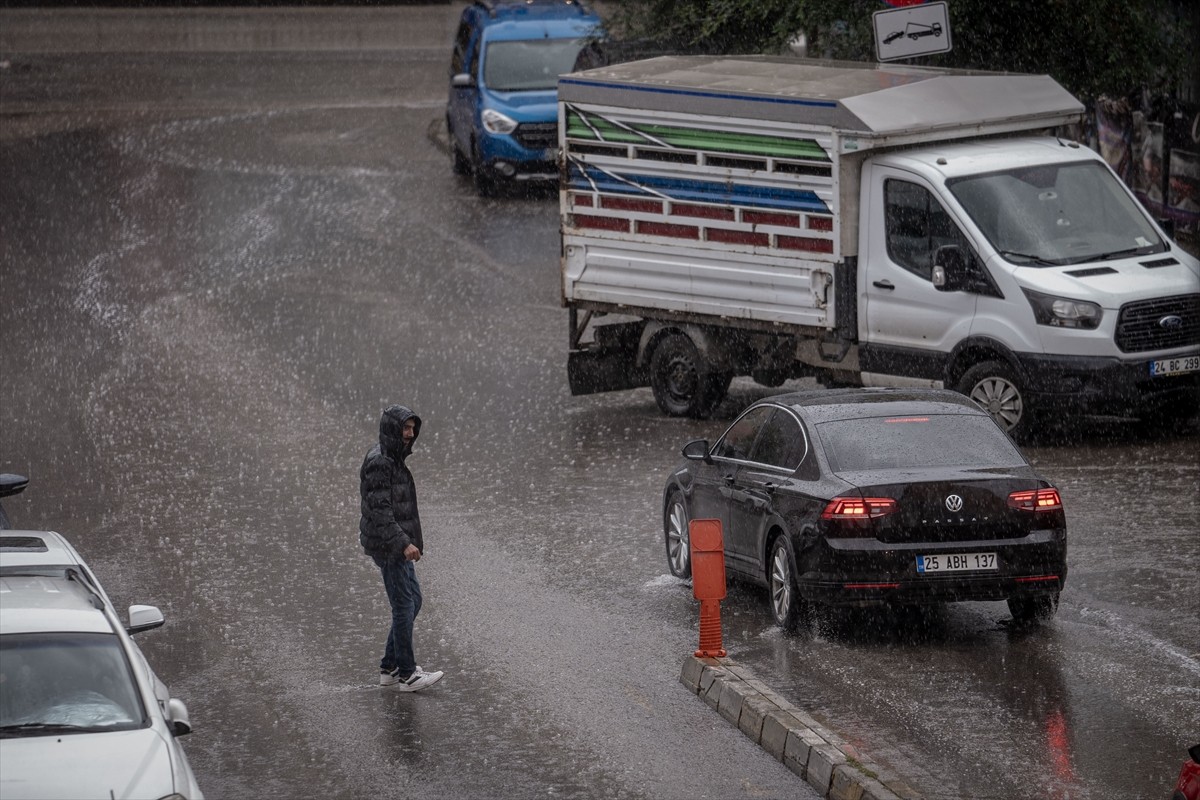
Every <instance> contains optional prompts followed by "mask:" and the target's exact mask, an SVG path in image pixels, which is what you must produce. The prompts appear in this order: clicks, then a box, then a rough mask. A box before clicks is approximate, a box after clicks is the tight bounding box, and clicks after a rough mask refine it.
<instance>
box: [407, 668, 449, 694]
mask: <svg viewBox="0 0 1200 800" xmlns="http://www.w3.org/2000/svg"><path fill="white" fill-rule="evenodd" d="M443 675H445V673H444V672H441V671H437V672H426V671H425V670H423V669H421V668H420V667H417V671H416V672H414V673H413V674H412V675H409V676H408V679H407V680H403V681H400V682H399V683H398V684H397V685H396V690H397V691H401V692H419V691H421V690H422V689H424V688H425V687H427V686H433V685H434V684H435V683H437V682H438V681H440V680H441V679H442V676H443Z"/></svg>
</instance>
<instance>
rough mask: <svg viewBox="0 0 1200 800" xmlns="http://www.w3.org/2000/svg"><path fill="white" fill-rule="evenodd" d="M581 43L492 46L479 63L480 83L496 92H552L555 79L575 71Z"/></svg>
mask: <svg viewBox="0 0 1200 800" xmlns="http://www.w3.org/2000/svg"><path fill="white" fill-rule="evenodd" d="M584 41H585V40H583V39H537V40H533V41H527V42H520V41H517V42H493V43H491V44H489V45H488V46H487V55H486V56H485V57H484V61H483V82H484V83H485V84H487V86H488V87H489V88H491V89H493V90H495V91H497V92H528V91H536V90H539V89H554V88H556V87H557V86H558V76H559V75H562V74H563V73H566V72H570V71H571V70H572V69H573V68H574V67H575V58H576V57H577V56H578V55H579V51H580V50H581V49H582V48H583V45H584Z"/></svg>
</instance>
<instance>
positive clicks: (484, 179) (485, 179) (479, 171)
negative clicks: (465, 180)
mask: <svg viewBox="0 0 1200 800" xmlns="http://www.w3.org/2000/svg"><path fill="white" fill-rule="evenodd" d="M472 150H473V152H474V155H475V157H474V159H472V161H471V178H472V179H473V181H474V183H475V193H476V194H478V195H479V196H480V197H495V196H496V192H497V189H498V188H499V187H498V186H497V185H496V179H495V178H493V177H492V176H491V175H489V174H488V171H487V168H486V167H485V166H484V165H483V157H482V156H480V155H479V149H478V148H472Z"/></svg>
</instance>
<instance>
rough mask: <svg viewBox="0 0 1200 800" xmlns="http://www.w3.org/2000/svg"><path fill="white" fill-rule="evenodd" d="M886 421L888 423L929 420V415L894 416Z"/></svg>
mask: <svg viewBox="0 0 1200 800" xmlns="http://www.w3.org/2000/svg"><path fill="white" fill-rule="evenodd" d="M884 421H885V422H887V423H888V424H891V423H893V422H929V417H892V418H891V419H889V420H884Z"/></svg>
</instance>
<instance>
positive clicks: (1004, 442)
mask: <svg viewBox="0 0 1200 800" xmlns="http://www.w3.org/2000/svg"><path fill="white" fill-rule="evenodd" d="M817 434H818V435H819V436H820V437H821V440H822V441H823V442H824V443H825V451H826V454H827V455H828V456H829V460H830V462H832V463H831V466H832V467H833V469H834V471H835V472H859V471H869V470H886V469H907V468H913V467H965V468H967V469H981V468H982V469H986V468H996V467H1019V466H1025V465H1026V464H1027V462H1026V461H1025V457H1024V456H1022V455H1021V453H1020V451H1018V450H1017V448H1016V447H1015V446H1014V445H1013V443H1012V442H1011V441H1009V439H1008V437H1007V436H1005V435H1004V434H1003V433H1002V432H1001V431H1000V429H999V428H998V427H997V426H996V423H995V422H993V421H992V420H991V418H990V417H985V416H976V415H974V414H969V415H968V414H928V415H916V416H909V417H870V418H866V419H861V418H860V419H848V420H839V421H837V422H826V423H823V424H821V425H818V426H817Z"/></svg>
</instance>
